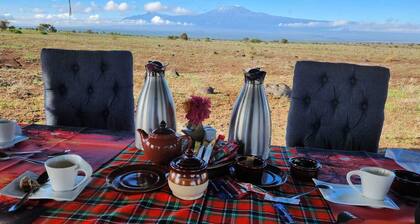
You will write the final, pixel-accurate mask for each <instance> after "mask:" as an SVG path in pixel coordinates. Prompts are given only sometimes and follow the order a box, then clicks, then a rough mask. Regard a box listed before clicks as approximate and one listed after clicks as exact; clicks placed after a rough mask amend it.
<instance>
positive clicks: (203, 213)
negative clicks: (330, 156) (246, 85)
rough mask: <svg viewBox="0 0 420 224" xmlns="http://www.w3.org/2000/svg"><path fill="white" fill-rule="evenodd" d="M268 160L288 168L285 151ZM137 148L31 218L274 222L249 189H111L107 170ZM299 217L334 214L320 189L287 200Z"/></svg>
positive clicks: (137, 156) (133, 157)
mask: <svg viewBox="0 0 420 224" xmlns="http://www.w3.org/2000/svg"><path fill="white" fill-rule="evenodd" d="M272 155H273V162H274V163H275V164H277V165H279V166H280V167H281V168H282V169H284V170H285V171H287V165H286V164H287V163H286V161H287V158H288V151H287V150H285V148H280V147H274V148H273V153H272ZM145 162H146V161H145V160H144V157H143V154H142V152H141V151H139V150H137V149H135V148H128V149H126V150H124V151H123V152H122V153H121V154H120V155H118V156H117V157H116V158H115V159H114V160H113V161H112V162H110V163H109V164H107V165H106V166H105V167H103V168H101V169H100V170H99V171H98V172H96V173H95V175H94V178H93V181H92V183H91V184H89V186H88V187H87V188H86V189H85V190H84V191H83V192H82V194H81V195H80V196H79V197H78V198H77V199H76V200H75V201H73V202H65V203H62V204H61V205H60V206H59V207H56V208H53V209H49V210H47V211H46V212H45V213H43V214H42V215H41V217H40V218H39V219H37V220H36V222H35V223H62V222H65V223H76V222H83V223H197V222H200V223H279V222H280V220H282V217H281V214H279V213H277V212H276V210H275V209H274V207H273V205H272V203H270V202H263V201H261V200H259V199H258V198H257V197H254V196H253V195H251V196H250V197H248V198H245V199H241V200H221V199H219V198H217V197H215V196H211V195H209V194H207V195H206V196H205V197H203V198H201V199H199V200H195V201H184V200H180V199H178V198H176V197H174V196H173V195H172V194H171V193H170V190H169V188H168V187H165V188H163V189H161V190H160V191H157V192H152V193H142V194H131V195H130V194H124V193H120V192H116V191H114V190H113V189H112V188H110V187H109V186H108V185H107V184H106V182H105V178H106V176H107V175H108V174H109V173H110V172H111V171H112V170H113V169H114V168H115V167H119V166H124V165H128V164H137V163H145ZM309 189H311V185H296V184H294V183H293V180H289V181H288V183H287V184H285V185H283V186H282V187H279V189H278V190H277V191H275V194H277V195H284V196H286V195H291V194H296V193H298V192H302V191H306V190H309ZM286 207H287V208H288V210H289V212H290V213H291V214H292V216H293V219H294V220H295V221H296V222H298V223H302V222H308V223H331V222H332V221H333V215H332V213H331V211H330V209H329V207H328V203H327V202H326V201H325V200H323V199H322V197H321V196H320V194H319V193H316V192H315V193H314V194H311V195H310V196H309V197H306V198H303V199H302V203H301V205H296V206H293V205H291V206H286Z"/></svg>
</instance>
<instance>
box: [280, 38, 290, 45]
mask: <svg viewBox="0 0 420 224" xmlns="http://www.w3.org/2000/svg"><path fill="white" fill-rule="evenodd" d="M281 43H282V44H287V43H289V41H288V40H287V39H281Z"/></svg>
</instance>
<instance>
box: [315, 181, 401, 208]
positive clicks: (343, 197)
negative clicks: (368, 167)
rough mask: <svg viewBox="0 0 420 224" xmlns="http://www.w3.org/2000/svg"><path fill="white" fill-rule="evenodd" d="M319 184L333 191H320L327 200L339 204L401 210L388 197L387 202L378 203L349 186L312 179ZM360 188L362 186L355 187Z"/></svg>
mask: <svg viewBox="0 0 420 224" xmlns="http://www.w3.org/2000/svg"><path fill="white" fill-rule="evenodd" d="M312 180H313V181H314V183H315V185H317V184H324V185H329V186H331V187H332V189H319V191H320V192H321V194H322V196H323V197H324V199H325V200H327V201H330V202H334V203H337V204H344V205H358V206H369V207H373V208H389V209H395V210H399V209H400V208H399V207H398V205H397V204H395V203H394V201H392V199H391V198H389V197H388V196H386V197H385V200H383V201H378V200H373V199H369V198H366V197H364V196H363V195H361V194H360V193H359V192H357V191H355V190H354V189H353V188H352V187H350V185H347V184H333V183H328V182H324V181H320V180H317V179H312ZM355 186H356V187H359V188H360V185H355Z"/></svg>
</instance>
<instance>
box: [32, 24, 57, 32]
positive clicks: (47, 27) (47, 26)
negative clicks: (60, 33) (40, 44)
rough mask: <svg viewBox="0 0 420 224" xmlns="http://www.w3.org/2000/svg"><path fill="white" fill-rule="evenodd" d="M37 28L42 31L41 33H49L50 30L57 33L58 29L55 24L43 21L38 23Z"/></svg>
mask: <svg viewBox="0 0 420 224" xmlns="http://www.w3.org/2000/svg"><path fill="white" fill-rule="evenodd" d="M36 29H37V30H39V31H41V33H42V32H47V33H48V32H51V33H56V32H57V29H56V28H55V27H54V26H53V25H51V24H48V23H41V24H39V25H38V27H37V28H36Z"/></svg>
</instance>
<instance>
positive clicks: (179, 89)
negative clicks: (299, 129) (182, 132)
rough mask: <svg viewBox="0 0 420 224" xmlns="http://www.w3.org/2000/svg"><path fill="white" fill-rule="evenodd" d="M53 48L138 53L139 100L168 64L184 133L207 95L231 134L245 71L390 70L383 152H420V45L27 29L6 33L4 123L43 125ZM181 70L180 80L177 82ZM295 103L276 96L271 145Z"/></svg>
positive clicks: (278, 140) (287, 76) (1, 47)
mask: <svg viewBox="0 0 420 224" xmlns="http://www.w3.org/2000/svg"><path fill="white" fill-rule="evenodd" d="M46 47H48V48H65V49H90V50H93V49H95V50H101V49H102V50H129V51H131V52H132V53H133V55H134V74H135V80H134V81H135V87H134V95H135V97H136V98H137V97H138V95H139V92H140V89H141V86H142V82H143V77H144V65H145V63H147V61H148V60H151V59H157V60H160V61H162V62H164V63H169V66H168V71H167V79H168V82H169V85H170V88H171V89H172V92H173V95H174V99H175V103H176V105H177V122H178V128H181V127H182V126H183V125H184V123H185V121H186V120H185V118H184V114H183V111H182V107H181V104H182V101H183V100H185V98H186V97H188V96H190V95H192V94H198V95H207V96H208V97H210V98H211V100H212V103H213V108H212V114H211V117H210V119H208V120H207V123H208V124H211V125H214V126H215V127H216V128H217V129H218V130H219V131H220V132H222V133H225V134H227V130H228V125H229V119H230V113H231V109H232V105H233V103H234V101H235V99H236V97H237V95H238V93H239V91H240V88H241V86H242V84H243V74H242V70H243V69H245V68H249V67H254V66H260V67H263V69H264V70H266V71H267V77H266V83H269V84H278V83H284V84H286V85H288V86H290V87H292V77H293V70H294V65H295V63H296V61H298V60H316V61H330V62H347V63H356V64H366V65H379V66H385V67H388V68H390V70H391V73H392V74H391V80H390V87H389V92H388V99H387V103H386V107H385V116H386V117H385V124H384V128H383V131H382V136H381V142H380V147H382V148H388V147H403V148H410V149H419V148H420V45H394V44H332V43H331V44H321V43H289V44H281V43H275V42H263V43H249V42H242V41H220V40H211V41H205V40H189V41H184V40H169V39H167V38H164V37H161V38H159V37H139V36H122V35H106V34H84V33H61V32H59V33H56V34H48V35H41V34H39V33H36V32H34V31H26V30H24V31H23V34H12V33H9V32H0V117H2V118H8V119H16V120H18V121H19V122H26V123H44V111H43V82H42V78H41V68H40V59H39V55H40V50H41V49H42V48H46ZM175 71H176V72H177V73H178V74H179V75H180V76H176V75H175ZM208 86H212V87H214V88H215V91H216V94H211V95H208V94H205V93H203V88H206V87H208ZM289 103H290V102H289V100H288V99H287V98H284V97H283V98H273V97H272V96H270V97H269V104H270V109H271V113H272V124H273V125H272V126H273V135H272V144H275V145H284V144H285V127H286V123H287V113H288V109H289Z"/></svg>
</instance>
